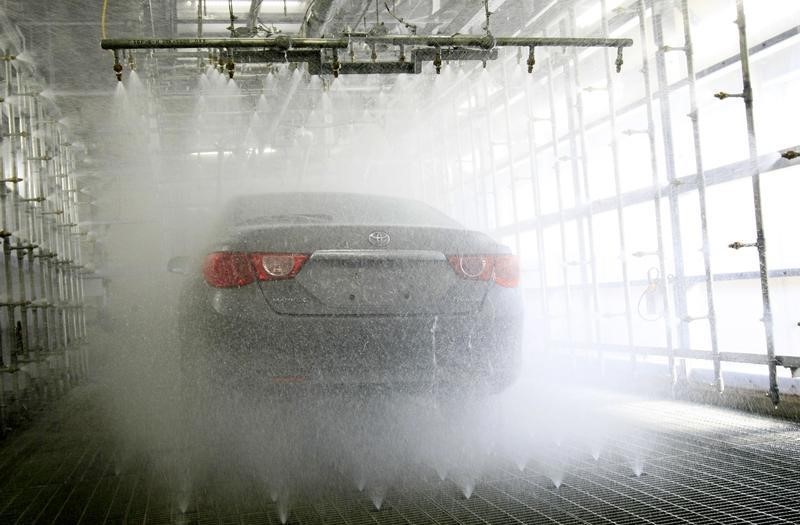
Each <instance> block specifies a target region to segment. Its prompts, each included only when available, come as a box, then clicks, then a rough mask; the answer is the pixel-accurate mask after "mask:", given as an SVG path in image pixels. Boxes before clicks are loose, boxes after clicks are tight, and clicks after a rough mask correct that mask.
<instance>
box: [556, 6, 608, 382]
mask: <svg viewBox="0 0 800 525" xmlns="http://www.w3.org/2000/svg"><path fill="white" fill-rule="evenodd" d="M569 20H570V26H569V30H570V31H572V32H573V33H574V32H575V31H576V29H575V28H576V25H577V23H576V17H575V9H574V7H572V6H571V7H570V9H569ZM571 57H572V60H571V63H572V71H571V73H572V75H571V76H572V82H571V87H570V89H567V90H566V92H567V94H568V96H569V97H570V99H572V98H573V94H574V107H575V115H573V112H572V109H571V106H572V104H573V103H572V102H570V104H569V106H570V107H569V108H568V110H569V127H570V136H571V137H572V140H571V144H572V148H573V158H575V157H577V158H580V168H578V166H577V164H575V166H574V168H573V169H574V170H575V171H576V178H577V172H578V171H580V173H581V174H582V177H581V178H580V179H579V181H576V190H577V192H576V197H575V204H576V206H577V205H578V203H580V204H581V205H583V206H586V209H587V213H586V221H585V227H586V239H585V240H584V241H583V242H582V246H583V244H584V243H585V245H586V248H588V251H589V254H588V258H589V260H588V266H589V270H590V272H591V274H590V278H591V282H590V283H587V282H586V281H587V276H586V273H585V271H584V273H583V275H582V277H583V282H584V285H588V286H589V287H590V288H591V291H590V294H591V297H590V301H591V306H590V311H591V316H592V318H591V322H590V323H589V327H590V332H589V340H590V342H592V343H599V342H600V339H599V336H600V289H599V286H598V275H597V254H596V250H595V243H594V212H593V210H592V196H591V192H590V190H589V172H590V169H589V158H588V152H587V150H588V148H587V147H586V125H585V119H584V114H583V93H582V90H581V81H580V64H579V59H578V50H577V48H574V47H573V48H572V51H571ZM566 68H567V65H565V75H566ZM576 118H577V123H576V122H575V119H576ZM576 127H577V130H576ZM576 133H577V139H578V143H579V145H580V149H578V144H576V141H575V134H576ZM583 257H585V255H582V258H583ZM583 268H584V270H585V266H584V267H583ZM598 359H599V361H600V369H601V371H602V369H603V352H602V350H599V346H598Z"/></svg>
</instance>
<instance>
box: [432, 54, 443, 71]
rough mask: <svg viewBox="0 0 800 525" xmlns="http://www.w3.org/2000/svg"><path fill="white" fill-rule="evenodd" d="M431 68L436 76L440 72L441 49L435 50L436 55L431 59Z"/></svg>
mask: <svg viewBox="0 0 800 525" xmlns="http://www.w3.org/2000/svg"><path fill="white" fill-rule="evenodd" d="M433 67H435V68H436V74H437V75H438V74H439V73H441V72H442V49H441V48H439V47H437V48H436V55H434V57H433Z"/></svg>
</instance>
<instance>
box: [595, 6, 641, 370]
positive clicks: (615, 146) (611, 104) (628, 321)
mask: <svg viewBox="0 0 800 525" xmlns="http://www.w3.org/2000/svg"><path fill="white" fill-rule="evenodd" d="M600 19H601V24H602V26H603V37H605V38H608V32H609V31H608V13H607V11H606V0H600ZM602 53H603V61H604V64H605V70H606V88H607V93H608V110H609V126H610V127H611V158H612V162H613V166H614V167H613V170H614V193H615V197H616V201H617V206H616V208H617V225H618V227H619V247H620V257H621V261H620V262H621V264H622V281H623V287H624V293H625V328H626V330H625V332H626V336H627V340H628V347H629V348H630V349H631V350H633V318H632V315H633V314H632V308H631V285H630V280H629V277H628V250H627V246H626V243H625V214H624V210H623V204H622V185H621V182H620V168H619V141H618V134H617V105H616V98H615V95H614V73H613V72H612V71H611V61H610V60H609V59H608V52H607V51H606V50H602ZM631 362H632V363H633V364H634V365H635V364H636V355H635V354H633V353H631Z"/></svg>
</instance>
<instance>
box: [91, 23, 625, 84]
mask: <svg viewBox="0 0 800 525" xmlns="http://www.w3.org/2000/svg"><path fill="white" fill-rule="evenodd" d="M358 42H360V43H364V44H366V45H367V46H370V47H372V48H373V50H374V46H377V45H384V46H394V47H397V49H398V50H399V60H398V61H397V62H378V61H376V58H377V55H376V54H375V52H374V51H373V55H372V62H354V61H353V60H351V62H350V64H351V65H350V66H347V67H343V64H342V63H341V62H340V60H339V53H338V50H340V49H347V48H351V51H352V47H351V46H352V45H353V43H358ZM632 45H633V40H631V39H629V38H573V37H495V36H493V35H491V34H484V35H453V36H443V35H377V36H376V35H370V34H369V33H345V34H344V35H342V36H341V37H336V38H306V37H295V36H287V35H277V36H271V37H268V38H247V39H240V38H178V39H175V38H166V39H165V38H143V39H120V38H118V39H103V40H102V41H101V42H100V46H101V47H102V48H103V49H109V50H113V51H114V52H115V53H118V52H119V51H120V50H131V49H208V50H220V51H222V50H224V51H227V53H228V60H229V62H230V63H231V64H233V57H232V53H233V50H234V49H239V50H241V49H245V50H250V51H254V50H259V51H261V52H262V53H261V54H260V55H259V56H258V58H260V59H262V61H263V62H291V61H292V58H300V57H299V56H293V54H292V53H291V52H292V51H297V50H305V51H309V52H316V55H318V56H316V57H310V56H309V55H303V56H302V59H301V60H300V61H301V62H307V63H309V64H312V65H314V67H309V73H311V74H324V73H329V72H330V73H333V75H334V76H338V75H339V73H378V74H381V73H383V74H387V73H420V72H421V71H422V68H421V62H423V61H432V62H433V63H434V66H435V67H436V72H437V73H439V72H440V71H441V65H442V58H443V57H446V56H447V55H448V54H451V55H452V54H454V53H453V52H454V51H458V52H459V54H460V56H459V58H458V59H459V60H480V61H483V62H484V63H485V62H486V60H487V59H489V60H493V59H495V58H496V56H497V55H496V53H495V51H496V49H497V48H499V47H517V48H528V60H527V62H526V64H527V66H528V72H532V71H533V66H534V64H535V62H536V61H535V58H534V51H535V49H536V48H537V47H606V48H616V49H617V57H616V61H615V65H616V68H617V72H619V71H620V69H621V68H622V50H623V48H626V47H630V46H632ZM408 46H410V47H412V48H413V49H412V50H411V53H410V54H411V56H412V61H413V62H415V67H407V66H404V64H405V65H407V62H406V47H408ZM475 48H477V49H475ZM323 51H328V52H329V53H331V54H332V57H330V59H328V60H327V61H325V60H324V57H323ZM415 51H416V53H415ZM425 51H432V53H426V52H425ZM470 51H471V52H472V53H470ZM115 56H116V55H115ZM248 58H249V61H250V62H252V61H255V60H254V59H256V58H257V57H256V56H254V55H252V54H250V55H249V56H248ZM351 58H352V53H351ZM323 62H330V63H329V64H327V63H326V64H324V65H323ZM117 64H119V61H118V60H117V61H115V70H114V71H115V73H116V74H117V79H118V80H120V79H121V78H120V77H121V75H120V74H119V73H120V71H118V70H119V69H121V68H120V67H119V66H118V65H117ZM387 64H388V65H391V64H396V65H398V67H388V66H387ZM228 72H229V74H230V75H231V77H232V76H233V68H231V67H228Z"/></svg>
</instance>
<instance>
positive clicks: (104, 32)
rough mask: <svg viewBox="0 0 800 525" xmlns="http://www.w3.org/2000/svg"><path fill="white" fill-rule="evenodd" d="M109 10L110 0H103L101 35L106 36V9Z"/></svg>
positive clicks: (103, 37)
mask: <svg viewBox="0 0 800 525" xmlns="http://www.w3.org/2000/svg"><path fill="white" fill-rule="evenodd" d="M107 10H108V0H103V9H102V11H101V12H100V37H101V38H102V39H103V40H105V38H106V11H107Z"/></svg>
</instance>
